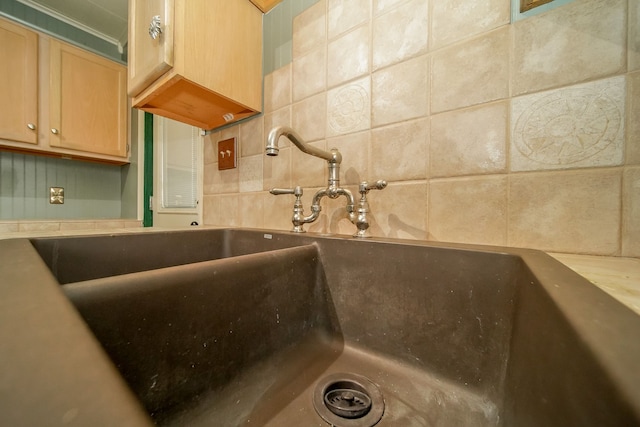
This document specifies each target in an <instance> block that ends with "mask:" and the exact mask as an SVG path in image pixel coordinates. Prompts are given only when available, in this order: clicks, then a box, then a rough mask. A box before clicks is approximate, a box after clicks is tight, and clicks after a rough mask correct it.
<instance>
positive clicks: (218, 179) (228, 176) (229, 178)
mask: <svg viewBox="0 0 640 427" xmlns="http://www.w3.org/2000/svg"><path fill="white" fill-rule="evenodd" d="M203 175H204V178H203V180H204V185H203V193H204V194H221V193H237V192H238V191H239V190H240V174H239V171H238V168H235V169H226V170H218V163H211V164H208V165H205V167H204V171H203Z"/></svg>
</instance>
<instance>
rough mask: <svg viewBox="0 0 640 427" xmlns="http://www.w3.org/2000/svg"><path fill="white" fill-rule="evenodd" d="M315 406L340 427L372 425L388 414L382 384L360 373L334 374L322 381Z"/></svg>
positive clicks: (365, 426)
mask: <svg viewBox="0 0 640 427" xmlns="http://www.w3.org/2000/svg"><path fill="white" fill-rule="evenodd" d="M313 406H314V408H315V409H316V412H317V413H318V415H320V416H321V417H322V418H323V419H324V420H325V421H327V422H328V423H329V424H331V425H333V426H336V427H371V426H373V425H375V424H377V423H378V421H380V418H382V414H383V413H384V399H383V398H382V393H380V390H379V389H378V387H377V386H376V385H375V384H374V383H373V382H371V381H370V380H369V379H368V378H365V377H363V376H361V375H357V374H333V375H329V376H327V377H325V378H323V379H322V380H320V381H319V382H318V384H317V385H316V388H315V391H314V394H313Z"/></svg>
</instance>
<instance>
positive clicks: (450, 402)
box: [0, 229, 640, 427]
mask: <svg viewBox="0 0 640 427" xmlns="http://www.w3.org/2000/svg"><path fill="white" fill-rule="evenodd" d="M0 252H2V260H3V261H0V274H2V277H5V280H6V281H5V280H3V281H5V283H4V284H3V285H2V288H3V292H5V293H6V295H4V299H2V301H4V303H0V304H3V305H4V307H1V308H2V314H1V315H0V316H3V318H2V319H0V320H1V321H0V325H4V326H0V334H1V335H0V336H1V337H2V339H3V340H4V341H5V343H6V344H7V346H9V347H10V348H11V349H12V350H9V351H8V353H7V356H9V357H8V358H7V362H8V364H11V363H12V362H13V363H14V366H15V367H16V368H15V369H16V370H15V372H14V373H13V374H10V375H9V376H7V378H4V382H5V384H6V382H7V381H11V382H13V383H14V384H13V385H14V386H15V387H16V390H17V391H16V392H15V393H14V392H12V393H10V394H7V395H6V396H4V394H3V393H4V392H3V391H2V390H1V389H0V395H3V396H4V397H7V399H5V398H4V397H3V399H0V401H3V402H4V403H0V407H3V406H5V407H4V408H2V409H3V413H5V414H9V415H7V416H8V417H9V420H12V418H11V417H12V414H13V417H14V418H13V420H14V421H17V422H16V423H14V424H12V425H29V424H31V425H37V424H39V423H38V422H37V421H38V420H43V419H47V420H52V419H53V420H58V421H60V422H59V424H55V423H53V424H52V423H50V422H48V423H47V425H73V423H74V422H75V423H77V425H90V424H91V425H119V426H120V425H121V426H125V425H131V426H138V425H140V426H142V425H152V424H157V425H167V426H184V425H188V426H205V425H220V426H240V425H243V426H244V425H256V426H326V425H336V426H344V427H366V426H370V425H377V426H462V425H464V426H471V427H473V426H517V427H526V426H548V427H552V426H570V425H576V426H577V425H580V426H622V425H624V426H635V425H640V367H639V364H638V361H639V360H640V340H639V339H638V337H640V316H638V315H637V314H635V313H633V312H632V311H631V310H629V309H628V308H626V307H624V306H623V305H621V304H620V303H619V302H617V301H616V300H614V299H613V298H611V297H610V296H608V295H607V294H606V293H604V292H602V291H601V290H599V289H598V288H596V287H595V286H593V285H592V284H590V283H589V282H587V281H586V280H585V279H583V278H582V277H580V276H579V275H577V274H575V273H574V272H572V271H571V270H569V269H567V268H566V267H564V266H563V265H562V264H560V263H558V262H557V261H555V260H554V259H552V258H551V257H549V256H547V255H546V254H544V253H542V252H539V251H533V250H524V249H507V248H496V247H480V246H471V245H452V244H435V243H427V242H417V241H400V240H390V239H389V240H384V239H371V240H356V239H351V238H347V237H340V236H320V235H313V234H305V235H296V234H291V233H282V232H273V231H267V230H241V229H220V230H215V229H208V230H207V229H205V230H189V231H172V232H147V233H125V234H119V235H101V236H87V237H62V238H35V239H31V240H28V239H16V240H12V241H0ZM10 260H12V261H10ZM5 348H8V347H5ZM34 354H35V355H34ZM0 375H3V376H6V374H0ZM0 378H2V377H0ZM325 379H333V380H335V381H334V382H333V383H330V381H329V382H323V381H325ZM2 382H3V381H0V387H3V385H2ZM364 382H366V384H364V385H363V383H364ZM332 384H335V386H334V385H332ZM349 385H354V387H355V388H356V390H355V391H353V390H351V391H348V392H347V393H346V394H341V395H340V397H339V398H337V405H338V406H342V407H344V406H345V405H346V407H347V409H348V410H350V409H351V408H353V407H355V406H357V405H359V404H361V403H362V401H367V399H368V402H365V404H368V405H370V406H369V407H366V408H365V409H364V411H365V415H363V416H361V415H357V416H356V415H349V414H347V415H344V414H342V415H340V414H336V413H335V412H334V411H333V410H330V411H329V412H327V410H326V409H327V408H321V406H323V405H326V406H327V407H328V408H329V409H331V406H332V402H330V401H329V400H331V399H330V398H328V397H327V396H328V395H329V393H328V391H331V392H333V393H334V394H335V392H336V390H338V391H340V392H341V393H342V391H341V390H342V389H344V388H345V387H348V386H349ZM369 385H371V387H373V388H375V390H371V389H370V388H369ZM362 387H364V389H362ZM360 391H362V392H363V393H364V394H367V395H368V397H366V396H365V397H362V398H360V397H359V396H360ZM319 393H320V394H321V395H320V396H318V394H319ZM325 393H327V394H325ZM354 393H355V396H356V397H355V398H354ZM5 411H6V412H5ZM374 413H375V416H374ZM25 417H27V418H25ZM29 417H31V418H29ZM28 418H29V423H24V424H21V423H20V422H19V421H20V420H25V419H28ZM33 422H35V424H33ZM42 425H44V424H42Z"/></svg>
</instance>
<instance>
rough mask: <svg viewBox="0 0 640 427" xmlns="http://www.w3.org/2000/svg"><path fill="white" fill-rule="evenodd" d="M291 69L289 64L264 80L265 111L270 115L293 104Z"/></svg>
mask: <svg viewBox="0 0 640 427" xmlns="http://www.w3.org/2000/svg"><path fill="white" fill-rule="evenodd" d="M291 69H292V65H291V64H287V65H285V66H283V67H280V68H278V69H277V70H275V71H274V72H273V73H271V74H268V75H266V76H265V78H264V110H265V113H270V112H272V111H274V110H278V109H280V108H282V107H285V106H287V105H289V104H291Z"/></svg>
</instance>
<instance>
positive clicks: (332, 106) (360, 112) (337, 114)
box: [326, 76, 371, 137]
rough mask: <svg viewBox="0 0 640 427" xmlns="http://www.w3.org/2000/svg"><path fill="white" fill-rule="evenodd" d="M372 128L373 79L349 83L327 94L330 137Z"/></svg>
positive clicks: (367, 78)
mask: <svg viewBox="0 0 640 427" xmlns="http://www.w3.org/2000/svg"><path fill="white" fill-rule="evenodd" d="M369 128H371V78H370V77H369V76H367V77H365V78H363V79H360V80H356V81H354V82H351V83H347V84H346V85H344V86H340V87H337V88H335V89H332V90H330V91H329V92H327V130H326V135H327V136H328V137H332V136H337V135H344V134H347V133H352V132H358V131H362V130H366V129H369Z"/></svg>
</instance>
